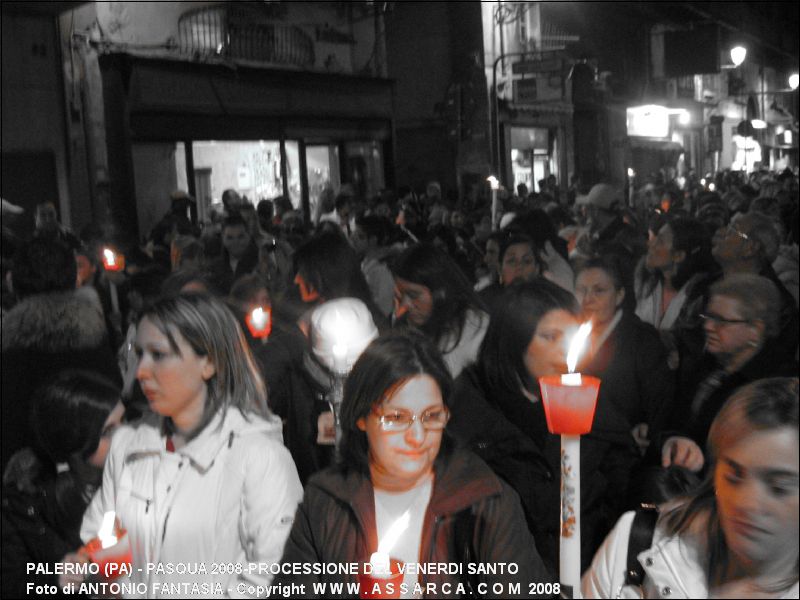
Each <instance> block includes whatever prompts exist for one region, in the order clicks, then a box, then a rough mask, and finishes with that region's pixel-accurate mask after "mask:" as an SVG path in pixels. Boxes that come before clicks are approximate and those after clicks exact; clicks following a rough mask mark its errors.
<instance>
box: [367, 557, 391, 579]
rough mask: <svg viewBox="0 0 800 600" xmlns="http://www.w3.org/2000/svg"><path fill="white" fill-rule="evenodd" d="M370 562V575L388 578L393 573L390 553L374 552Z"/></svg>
mask: <svg viewBox="0 0 800 600" xmlns="http://www.w3.org/2000/svg"><path fill="white" fill-rule="evenodd" d="M369 564H370V568H371V571H372V572H371V573H370V575H372V577H374V578H375V579H387V578H388V577H389V575H391V574H392V569H391V566H390V564H389V555H388V554H386V553H385V552H373V553H372V556H370V557H369Z"/></svg>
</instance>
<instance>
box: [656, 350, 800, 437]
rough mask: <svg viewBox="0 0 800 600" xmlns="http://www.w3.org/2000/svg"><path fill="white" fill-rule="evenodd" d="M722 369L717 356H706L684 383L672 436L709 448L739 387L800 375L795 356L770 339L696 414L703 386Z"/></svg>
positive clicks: (727, 377)
mask: <svg viewBox="0 0 800 600" xmlns="http://www.w3.org/2000/svg"><path fill="white" fill-rule="evenodd" d="M719 368H720V365H719V363H717V361H716V359H715V358H714V356H713V355H711V354H706V355H705V356H704V358H703V361H702V362H701V363H700V364H699V365H698V368H697V369H696V370H695V372H694V373H692V374H691V376H690V377H689V378H687V380H685V381H683V382H681V385H680V388H679V389H680V393H679V394H678V396H677V398H676V406H675V410H674V411H673V416H672V419H671V421H670V435H682V436H685V437H689V438H691V439H692V440H694V441H695V442H696V443H697V444H698V445H699V446H700V447H701V448H705V447H706V440H707V438H708V432H709V430H710V429H711V423H712V422H713V421H714V417H716V416H717V413H719V411H720V409H721V408H722V406H723V404H725V401H726V400H727V399H728V398H729V397H730V396H731V394H733V392H734V391H735V390H736V389H737V388H739V387H741V386H743V385H747V384H748V383H751V382H753V381H756V380H758V379H765V378H767V377H797V373H798V365H797V361H795V360H794V357H793V355H790V356H787V355H786V354H785V350H784V346H783V343H782V342H781V341H780V340H776V339H770V340H767V341H766V343H765V344H764V346H763V347H762V348H761V350H760V351H759V352H758V354H756V355H755V356H754V357H753V358H751V359H750V360H749V361H748V362H747V363H745V365H744V366H743V367H742V368H741V369H739V370H738V371H737V372H735V373H731V374H729V375H727V376H725V378H724V379H723V380H722V382H721V384H720V385H719V386H718V387H717V388H716V389H715V390H714V391H713V393H711V394H710V395H709V396H708V398H707V399H706V400H705V401H704V402H702V404H700V405H699V406H697V407H696V409H695V410H694V412H693V408H692V405H693V403H694V399H695V396H696V395H697V392H698V389H699V387H700V385H701V383H702V382H703V381H704V380H705V379H706V378H707V377H708V376H709V375H710V374H711V373H712V372H713V371H715V370H717V369H719ZM665 435H666V434H665Z"/></svg>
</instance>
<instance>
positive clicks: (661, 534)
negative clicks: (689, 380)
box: [582, 377, 800, 598]
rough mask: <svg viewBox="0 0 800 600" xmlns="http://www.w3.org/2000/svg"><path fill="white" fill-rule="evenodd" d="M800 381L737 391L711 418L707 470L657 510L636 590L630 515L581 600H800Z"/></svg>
mask: <svg viewBox="0 0 800 600" xmlns="http://www.w3.org/2000/svg"><path fill="white" fill-rule="evenodd" d="M797 428H798V380H797V378H796V377H794V378H788V377H787V378H774V379H762V380H760V381H756V382H754V383H751V384H749V385H747V386H745V387H742V388H740V389H739V390H737V391H736V393H734V395H733V396H732V397H731V398H730V399H729V400H728V401H727V402H726V403H725V405H724V407H723V408H722V410H721V411H720V413H719V414H718V415H717V417H716V419H714V423H713V424H712V426H711V430H710V432H709V435H708V451H709V458H710V464H709V470H708V474H707V476H706V478H705V481H704V482H703V483H702V485H701V486H700V487H699V488H698V489H696V490H695V491H694V492H692V493H691V494H689V495H687V496H685V497H683V498H681V499H679V500H677V501H675V502H673V503H671V504H669V505H667V506H664V507H662V508H661V514H660V515H659V516H658V520H657V522H656V524H655V531H654V534H653V537H652V543H651V545H650V547H649V548H646V549H644V551H643V552H639V553H638V560H639V563H640V564H641V565H642V566H643V574H644V578H643V581H642V582H641V583H640V584H639V586H634V585H632V584H631V583H630V580H629V579H627V573H628V570H629V569H630V566H629V565H630V563H629V560H630V557H629V554H630V552H629V548H628V545H629V543H630V542H629V540H631V539H632V535H631V533H632V531H631V530H632V526H633V522H634V515H635V513H633V512H631V513H627V514H625V515H624V516H623V517H622V518H621V519H620V521H619V523H618V524H617V526H616V527H615V529H614V531H612V532H611V534H610V535H609V536H608V539H606V541H605V543H604V544H603V546H602V547H601V548H600V550H599V551H598V553H597V556H595V559H594V561H593V563H592V567H591V569H590V570H589V571H588V572H587V573H586V574H585V575H584V578H583V585H582V587H583V596H584V598H612V597H617V598H664V597H666V596H667V595H669V596H670V597H682V598H797V597H798V564H799V563H800V561H799V560H798V558H799V557H798V545H797V538H798V533H800V531H799V529H800V526H799V525H798V523H799V522H800V518H798V514H800V513H799V512H798V477H800V466H799V465H798V451H799V450H800V443H799V442H798V432H797Z"/></svg>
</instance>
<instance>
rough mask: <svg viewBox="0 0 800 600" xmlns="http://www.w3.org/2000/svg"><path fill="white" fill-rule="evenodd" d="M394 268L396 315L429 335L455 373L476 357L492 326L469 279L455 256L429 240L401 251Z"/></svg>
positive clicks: (459, 371) (455, 374)
mask: <svg viewBox="0 0 800 600" xmlns="http://www.w3.org/2000/svg"><path fill="white" fill-rule="evenodd" d="M392 272H393V273H394V279H395V295H396V297H395V314H394V317H395V319H397V320H401V321H402V322H404V323H406V324H408V325H410V326H411V327H414V328H416V329H419V330H420V331H422V333H424V334H425V335H427V336H428V338H429V339H430V340H431V341H433V342H434V344H435V345H436V347H437V348H438V349H439V351H440V352H441V353H442V355H443V357H444V361H445V363H446V364H447V367H448V369H450V373H451V375H452V376H453V377H457V376H458V374H459V373H461V371H462V370H463V369H464V367H466V366H467V365H469V364H471V363H472V362H474V361H475V358H476V357H477V356H478V349H479V348H480V344H481V341H482V340H483V336H484V334H485V333H486V328H487V326H488V325H489V315H488V314H487V313H486V312H485V310H484V308H483V305H482V303H481V301H480V300H479V299H478V297H477V296H476V295H475V292H474V291H473V290H472V286H471V285H470V283H469V280H468V279H467V277H466V276H465V275H464V273H463V272H462V271H461V269H460V268H459V267H458V265H456V264H455V262H453V259H451V258H450V257H449V256H447V254H445V253H444V252H443V251H442V250H439V249H438V248H436V247H435V246H432V245H429V244H419V245H416V246H411V247H410V248H407V249H406V250H405V251H403V253H402V254H400V256H398V257H397V260H396V261H395V263H394V265H393V266H392Z"/></svg>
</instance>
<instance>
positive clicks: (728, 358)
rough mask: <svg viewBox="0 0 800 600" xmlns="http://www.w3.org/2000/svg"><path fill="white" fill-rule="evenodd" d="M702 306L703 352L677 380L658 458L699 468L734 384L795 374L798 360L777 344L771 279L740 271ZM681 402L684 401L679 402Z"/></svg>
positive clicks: (717, 285)
mask: <svg viewBox="0 0 800 600" xmlns="http://www.w3.org/2000/svg"><path fill="white" fill-rule="evenodd" d="M709 292H710V297H709V301H708V304H707V305H706V309H705V312H704V313H702V314H701V315H700V316H701V318H702V320H703V329H704V331H705V339H706V346H705V355H704V357H703V360H702V362H701V364H700V365H699V368H698V369H696V370H695V371H694V373H692V374H691V375H689V376H688V377H686V378H684V380H683V381H682V382H681V383H680V384H679V389H678V394H677V396H676V400H677V402H676V410H675V411H674V414H675V415H676V417H677V418H678V419H680V421H679V422H675V423H673V425H674V429H675V431H676V432H678V433H677V434H676V435H673V436H669V437H667V438H666V441H665V443H664V445H663V446H662V452H661V456H662V464H663V465H664V466H665V467H666V466H669V465H678V466H682V467H685V468H687V469H689V470H691V471H700V470H701V469H702V468H703V466H704V464H705V458H704V455H703V450H702V445H703V443H704V441H705V439H706V438H707V436H708V431H709V428H710V427H711V422H712V421H713V420H714V417H715V416H716V415H717V413H718V412H719V410H720V407H721V406H722V405H723V403H724V402H725V400H726V399H727V398H728V396H730V394H731V393H732V392H733V391H734V390H735V389H736V388H738V387H740V386H742V385H744V384H746V383H750V382H751V381H755V380H757V379H763V378H766V377H783V376H796V375H797V369H798V367H797V362H796V361H795V360H794V357H793V356H790V355H788V356H787V354H786V353H785V352H783V351H782V350H781V346H780V344H779V343H778V342H777V339H778V335H779V333H780V294H779V292H778V290H777V288H776V287H775V284H773V283H772V282H771V281H770V280H769V279H767V278H765V277H761V276H759V275H752V274H749V273H742V274H738V275H730V276H729V277H725V278H724V279H721V280H720V281H718V282H717V283H715V284H714V285H712V286H711V288H710V291H709ZM681 403H683V405H681Z"/></svg>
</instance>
